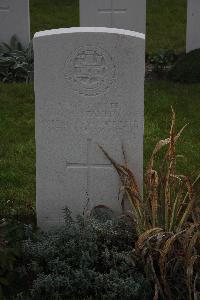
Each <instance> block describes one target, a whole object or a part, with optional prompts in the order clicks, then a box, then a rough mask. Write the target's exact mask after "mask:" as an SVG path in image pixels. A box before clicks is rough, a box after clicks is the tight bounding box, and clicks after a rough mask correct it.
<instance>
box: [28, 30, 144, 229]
mask: <svg viewBox="0 0 200 300" xmlns="http://www.w3.org/2000/svg"><path fill="white" fill-rule="evenodd" d="M34 55H35V97H36V169H37V172H36V173H37V175H36V190H37V219H38V225H39V226H40V227H41V228H43V229H46V228H49V227H51V226H55V225H59V224H61V223H62V221H63V211H62V209H63V208H65V207H68V208H70V209H71V211H72V212H73V214H74V215H76V214H82V213H83V211H84V209H91V208H92V207H94V206H96V205H106V206H109V207H110V208H112V209H113V210H114V211H116V212H119V211H120V201H119V200H118V193H119V179H118V176H117V174H116V172H115V171H114V169H113V167H112V166H111V164H110V162H109V161H108V160H107V159H106V158H105V156H104V155H103V153H102V151H101V150H100V149H99V147H98V144H99V145H101V146H102V147H103V148H104V149H105V150H106V151H107V152H108V153H109V154H110V155H111V156H112V157H113V159H115V160H116V161H117V162H119V163H122V162H123V154H122V144H123V145H124V148H125V150H126V153H127V159H128V162H129V166H130V167H131V168H132V169H133V170H134V172H135V174H136V177H137V180H138V182H139V184H140V186H142V180H143V121H144V117H143V106H144V58H145V40H144V35H143V34H138V33H135V32H132V31H127V30H118V29H109V28H71V29H58V30H50V31H44V32H39V33H36V35H35V37H34Z"/></svg>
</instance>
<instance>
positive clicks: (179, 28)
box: [147, 0, 187, 52]
mask: <svg viewBox="0 0 200 300" xmlns="http://www.w3.org/2000/svg"><path fill="white" fill-rule="evenodd" d="M186 3H187V1H186V0H147V52H156V51H158V50H159V49H161V48H166V49H174V50H176V52H183V51H185V43H186V20H187V18H186V12H187V8H186Z"/></svg>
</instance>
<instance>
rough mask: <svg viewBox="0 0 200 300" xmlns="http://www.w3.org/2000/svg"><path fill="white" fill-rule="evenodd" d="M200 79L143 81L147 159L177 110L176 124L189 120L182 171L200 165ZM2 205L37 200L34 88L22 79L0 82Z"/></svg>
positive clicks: (24, 206)
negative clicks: (193, 81)
mask: <svg viewBox="0 0 200 300" xmlns="http://www.w3.org/2000/svg"><path fill="white" fill-rule="evenodd" d="M199 95H200V85H199V84H198V85H180V84H173V83H171V82H167V81H155V82H148V83H146V86H145V150H144V157H145V164H146V161H147V158H148V157H149V155H150V153H151V151H152V149H153V147H154V145H155V143H156V142H157V141H158V140H160V139H161V138H162V139H163V138H166V137H167V136H168V135H167V134H168V129H169V125H170V123H169V120H170V116H171V111H170V106H171V105H173V107H174V109H175V110H176V112H177V126H178V128H179V129H180V128H181V127H182V126H183V125H184V124H185V123H190V124H189V126H188V128H187V129H186V130H185V133H184V135H183V137H182V138H181V140H180V142H179V144H178V145H179V146H178V152H179V153H180V154H183V155H184V157H183V158H180V159H179V161H180V165H182V167H181V168H179V169H180V173H182V172H183V171H184V173H186V174H187V173H188V174H192V172H193V171H195V170H196V172H195V174H197V173H198V172H197V171H198V170H199V171H200V151H199V149H200V118H199V111H200V101H199ZM0 139H1V147H0V200H1V201H0V209H5V210H8V209H10V208H14V209H16V210H18V211H19V212H20V213H26V211H28V212H30V210H31V209H32V207H33V208H34V205H35V143H34V93H33V86H32V85H26V84H9V85H7V84H0ZM193 176H194V175H193Z"/></svg>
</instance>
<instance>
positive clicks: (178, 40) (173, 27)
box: [30, 0, 186, 52]
mask: <svg viewBox="0 0 200 300" xmlns="http://www.w3.org/2000/svg"><path fill="white" fill-rule="evenodd" d="M78 3H79V1H78V0H30V11H31V32H32V35H33V34H34V33H35V32H37V31H40V30H46V29H52V28H61V27H73V26H79V7H78ZM185 37H186V0H173V1H172V0H147V52H156V51H158V50H159V49H160V48H167V49H175V50H176V51H177V52H182V51H184V50H185Z"/></svg>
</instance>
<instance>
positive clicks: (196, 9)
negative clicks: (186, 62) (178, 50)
mask: <svg viewBox="0 0 200 300" xmlns="http://www.w3.org/2000/svg"><path fill="white" fill-rule="evenodd" d="M187 3H188V4H187V5H188V7H187V37H186V52H190V51H192V50H194V49H198V48H200V32H199V29H200V1H199V0H188V1H187Z"/></svg>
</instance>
